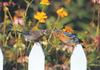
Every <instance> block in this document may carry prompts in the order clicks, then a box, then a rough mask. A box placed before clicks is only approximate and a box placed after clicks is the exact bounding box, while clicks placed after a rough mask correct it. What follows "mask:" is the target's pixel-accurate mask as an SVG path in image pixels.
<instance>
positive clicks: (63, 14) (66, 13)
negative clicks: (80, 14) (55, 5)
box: [57, 8, 68, 18]
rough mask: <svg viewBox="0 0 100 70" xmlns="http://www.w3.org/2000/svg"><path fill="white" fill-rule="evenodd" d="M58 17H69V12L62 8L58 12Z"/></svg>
mask: <svg viewBox="0 0 100 70" xmlns="http://www.w3.org/2000/svg"><path fill="white" fill-rule="evenodd" d="M57 15H58V16H60V17H62V18H63V17H65V16H68V12H66V11H65V10H64V8H60V9H58V10H57Z"/></svg>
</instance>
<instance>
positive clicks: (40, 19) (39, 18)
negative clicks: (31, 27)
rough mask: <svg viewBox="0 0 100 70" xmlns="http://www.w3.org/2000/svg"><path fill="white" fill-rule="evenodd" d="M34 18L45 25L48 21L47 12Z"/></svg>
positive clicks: (37, 14)
mask: <svg viewBox="0 0 100 70" xmlns="http://www.w3.org/2000/svg"><path fill="white" fill-rule="evenodd" d="M34 18H35V19H37V20H38V21H39V22H41V23H44V22H45V21H46V19H47V15H46V13H45V12H37V13H36V14H35V15H34Z"/></svg>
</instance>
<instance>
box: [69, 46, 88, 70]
mask: <svg viewBox="0 0 100 70" xmlns="http://www.w3.org/2000/svg"><path fill="white" fill-rule="evenodd" d="M70 64H71V66H70V67H71V70H87V59H86V55H85V53H84V50H83V48H82V45H81V44H78V45H76V46H75V48H74V51H73V53H72V56H71V63H70Z"/></svg>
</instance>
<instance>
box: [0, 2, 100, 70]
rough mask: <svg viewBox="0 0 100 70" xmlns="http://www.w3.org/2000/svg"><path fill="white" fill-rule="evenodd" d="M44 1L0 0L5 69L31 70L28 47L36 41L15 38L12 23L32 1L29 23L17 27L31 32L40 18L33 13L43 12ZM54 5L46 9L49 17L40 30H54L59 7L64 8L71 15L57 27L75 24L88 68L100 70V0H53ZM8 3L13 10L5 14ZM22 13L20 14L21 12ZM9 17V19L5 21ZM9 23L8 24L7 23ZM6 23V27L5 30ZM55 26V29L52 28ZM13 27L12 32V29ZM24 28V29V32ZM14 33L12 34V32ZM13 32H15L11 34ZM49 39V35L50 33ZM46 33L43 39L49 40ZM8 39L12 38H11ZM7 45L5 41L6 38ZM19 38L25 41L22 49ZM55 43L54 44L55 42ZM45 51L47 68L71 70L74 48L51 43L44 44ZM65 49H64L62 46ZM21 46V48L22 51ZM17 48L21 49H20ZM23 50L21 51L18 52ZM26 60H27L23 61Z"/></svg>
mask: <svg viewBox="0 0 100 70" xmlns="http://www.w3.org/2000/svg"><path fill="white" fill-rule="evenodd" d="M40 1H41V0H0V29H1V30H0V47H1V48H2V51H3V53H4V57H5V59H4V70H27V64H28V62H27V60H28V55H29V52H30V50H31V48H28V50H27V49H26V50H25V51H24V49H25V47H24V46H22V44H23V45H25V46H31V45H33V43H31V44H30V42H26V41H25V40H24V37H23V36H22V38H20V37H19V35H18V38H15V37H16V36H17V35H16V32H15V33H14V32H13V30H12V25H11V23H12V22H11V17H12V18H13V17H14V16H15V14H16V13H15V12H16V11H17V10H19V9H20V10H22V11H21V13H23V12H24V11H26V8H27V7H28V5H29V4H30V2H31V4H30V6H29V7H28V10H27V12H26V13H27V14H26V17H25V24H26V25H25V26H26V27H23V28H25V29H22V28H20V27H19V28H17V30H18V29H19V30H18V31H19V32H22V33H23V32H24V33H27V32H28V31H30V29H31V28H32V27H33V26H35V25H36V22H37V20H33V16H34V15H35V13H36V12H37V11H41V10H42V8H43V6H42V5H40V4H39V3H40ZM49 1H50V5H49V6H48V7H45V8H44V11H45V12H46V13H47V16H48V17H49V18H48V19H47V21H46V22H45V24H40V25H39V29H41V30H42V29H43V30H45V29H50V27H51V26H53V23H54V22H55V21H56V19H57V14H56V12H55V11H56V10H57V9H59V8H61V7H63V8H64V9H65V11H67V12H68V16H67V17H64V18H62V19H60V20H59V23H60V24H58V26H57V28H58V29H64V28H65V26H68V27H71V29H73V31H74V34H76V36H77V37H78V38H79V39H80V42H81V44H82V45H83V48H84V50H85V53H86V56H87V59H88V70H100V1H99V0H49ZM5 5H6V6H7V8H9V12H10V15H9V13H7V14H6V16H7V15H8V16H7V17H6V16H5V10H4V7H5ZM19 14H20V13H19ZM5 19H6V21H5ZM6 23H7V24H6ZM3 24H5V25H6V30H5V31H4V29H3ZM51 29H52V28H51ZM11 30H12V31H11ZM20 30H21V31H20ZM9 32H11V33H9ZM10 34H11V35H10ZM46 37H47V38H48V35H47V36H46ZM46 37H45V36H43V37H42V40H41V41H45V40H46ZM7 38H8V39H7ZM6 39H7V43H6V45H4V44H3V42H4V41H6ZM16 41H19V42H22V43H21V46H22V47H21V48H19V47H17V49H16V47H15V48H13V47H14V46H16ZM50 41H52V40H50ZM52 43H53V44H54V46H55V45H56V46H57V45H58V44H59V43H61V42H59V41H58V40H57V39H56V40H53V41H52ZM52 46H53V45H52ZM42 48H43V50H44V53H45V56H46V60H45V61H46V63H45V70H69V69H70V65H69V63H70V61H69V59H70V56H71V53H72V47H67V48H66V47H64V46H63V47H51V45H45V44H43V47H42ZM60 48H61V49H60ZM20 49H21V50H20ZM16 50H17V52H16ZM18 50H19V52H18ZM55 55H56V56H55ZM22 59H23V61H21V60H22Z"/></svg>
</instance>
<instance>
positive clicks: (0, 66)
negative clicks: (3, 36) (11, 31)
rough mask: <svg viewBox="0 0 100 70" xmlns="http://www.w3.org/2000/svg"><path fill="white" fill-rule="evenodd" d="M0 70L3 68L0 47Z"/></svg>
mask: <svg viewBox="0 0 100 70" xmlns="http://www.w3.org/2000/svg"><path fill="white" fill-rule="evenodd" d="M0 70H3V54H2V51H1V48H0Z"/></svg>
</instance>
